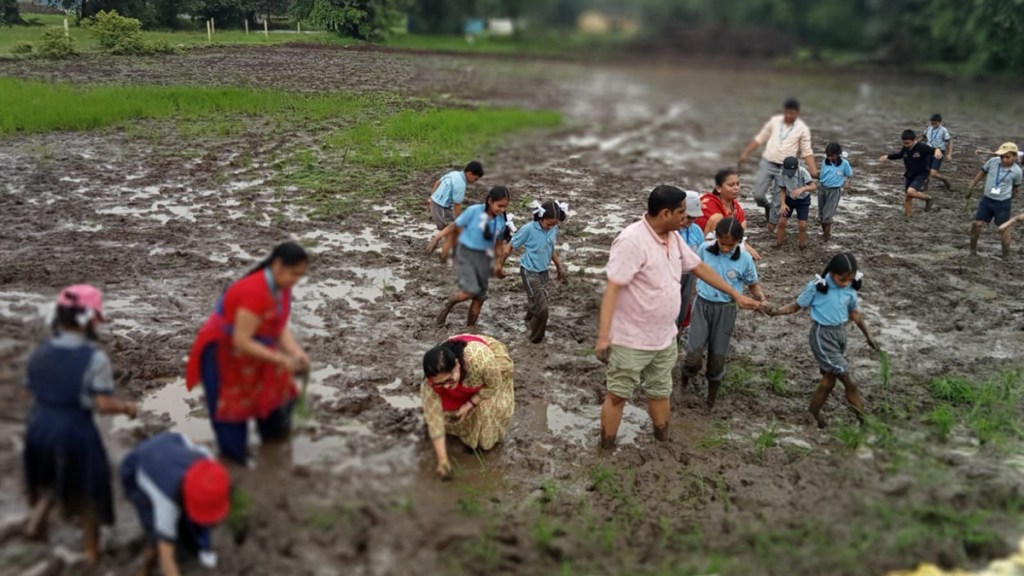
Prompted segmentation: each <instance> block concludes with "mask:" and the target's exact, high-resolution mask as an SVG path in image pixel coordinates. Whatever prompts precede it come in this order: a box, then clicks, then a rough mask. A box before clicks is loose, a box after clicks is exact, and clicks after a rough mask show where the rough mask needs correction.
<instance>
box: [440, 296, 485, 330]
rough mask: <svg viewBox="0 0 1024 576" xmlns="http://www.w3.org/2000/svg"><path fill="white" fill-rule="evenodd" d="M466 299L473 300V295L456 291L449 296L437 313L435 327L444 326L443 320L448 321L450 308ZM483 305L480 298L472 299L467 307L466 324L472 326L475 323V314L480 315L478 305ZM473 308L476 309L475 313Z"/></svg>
mask: <svg viewBox="0 0 1024 576" xmlns="http://www.w3.org/2000/svg"><path fill="white" fill-rule="evenodd" d="M466 300H473V296H471V295H470V294H466V293H465V292H456V293H455V295H454V296H452V297H451V298H449V299H448V301H447V302H445V304H444V306H443V307H442V308H441V311H440V312H439V313H438V315H437V319H436V323H437V327H438V328H444V325H445V322H447V321H448V314H450V313H451V311H452V308H454V307H455V306H456V305H457V304H460V303H462V302H465V301H466ZM483 305H484V303H483V301H482V300H481V301H477V300H473V304H472V305H471V306H470V307H469V318H467V323H466V325H467V326H472V325H474V324H476V319H477V316H479V315H480V307H481V306H483ZM474 308H475V309H476V312H475V313H474V312H473V310H474ZM469 320H471V321H469Z"/></svg>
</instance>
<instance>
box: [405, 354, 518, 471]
mask: <svg viewBox="0 0 1024 576" xmlns="http://www.w3.org/2000/svg"><path fill="white" fill-rule="evenodd" d="M423 374H424V376H425V379H424V381H423V384H422V385H421V386H420V396H421V398H422V400H423V416H424V419H425V420H426V422H427V431H428V432H429V433H430V440H431V442H432V443H433V445H434V453H435V454H436V456H437V468H436V471H437V474H438V476H440V477H441V478H448V477H450V475H451V470H452V467H451V463H449V461H448V451H447V448H446V446H445V435H446V434H451V435H453V436H457V437H458V438H459V440H462V442H463V443H464V444H465V445H466V446H468V447H469V448H472V449H474V450H475V449H477V448H479V449H482V450H490V449H491V448H493V447H494V445H495V444H497V443H498V442H500V441H501V440H502V439H503V438H504V437H505V434H506V433H508V427H509V424H510V423H511V422H512V413H513V412H514V411H515V404H516V401H515V392H514V385H513V365H512V358H511V357H510V356H509V355H508V349H507V348H506V347H505V345H504V344H502V343H501V342H498V341H497V340H495V339H494V338H491V337H489V336H474V335H470V334H462V335H459V336H454V337H452V338H451V339H449V340H447V341H446V342H443V343H442V344H439V345H437V346H435V347H434V348H432V349H430V350H429V351H427V353H426V354H425V355H424V356H423Z"/></svg>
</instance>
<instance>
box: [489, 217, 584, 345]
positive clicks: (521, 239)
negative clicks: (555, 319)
mask: <svg viewBox="0 0 1024 576" xmlns="http://www.w3.org/2000/svg"><path fill="white" fill-rule="evenodd" d="M568 209H569V207H568V205H567V204H563V203H561V202H554V201H551V200H549V201H547V202H545V203H543V204H541V203H540V202H537V201H534V203H533V221H532V222H530V223H529V224H527V225H525V226H523V227H522V228H520V229H519V230H518V231H517V232H516V233H515V236H513V237H512V241H511V242H510V244H509V245H510V247H511V249H512V250H519V249H520V248H525V251H524V253H523V256H522V258H520V259H519V275H520V276H521V277H522V279H523V287H524V288H526V295H527V298H528V299H529V305H528V306H527V309H526V325H527V327H528V328H529V331H530V342H533V343H534V344H537V343H539V342H540V341H541V340H543V339H544V332H545V331H546V329H547V325H548V282H549V281H550V278H549V274H548V268H549V267H550V266H551V263H552V262H553V263H554V264H555V273H556V274H558V281H559V282H564V281H565V274H564V270H563V269H562V262H561V261H560V260H559V259H558V253H557V252H555V244H556V242H557V240H558V224H559V222H564V221H565V211H566V210H568ZM510 252H511V250H506V251H505V254H504V255H503V259H504V258H507V257H508V255H509V253H510Z"/></svg>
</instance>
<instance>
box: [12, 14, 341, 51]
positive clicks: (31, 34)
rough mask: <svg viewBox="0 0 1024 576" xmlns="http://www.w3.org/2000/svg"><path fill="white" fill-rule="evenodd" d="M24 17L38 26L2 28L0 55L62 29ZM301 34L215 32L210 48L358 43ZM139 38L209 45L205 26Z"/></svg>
mask: <svg viewBox="0 0 1024 576" xmlns="http://www.w3.org/2000/svg"><path fill="white" fill-rule="evenodd" d="M24 18H25V19H26V20H28V21H29V22H35V23H38V24H39V25H38V26H11V27H9V28H3V29H2V30H3V32H2V33H0V56H8V55H10V54H11V49H12V48H14V45H15V44H17V43H18V42H29V43H31V44H32V46H33V47H34V48H38V46H39V43H40V41H41V40H42V37H43V31H45V30H46V29H47V28H63V27H64V17H63V16H60V15H57V14H25V15H24ZM68 25H69V26H70V30H69V31H70V34H71V37H72V38H73V39H74V41H75V47H76V48H77V49H78V50H79V51H80V52H98V51H99V50H100V45H99V43H98V42H96V40H95V39H94V38H93V37H92V34H90V33H89V31H88V30H86V29H85V28H82V27H80V26H76V25H75V19H74V18H70V19H69V20H68ZM302 28H303V29H302V32H303V33H302V35H301V36H299V35H298V34H293V33H291V32H290V31H289V32H284V31H281V32H275V31H273V30H271V31H270V34H269V35H267V36H264V34H263V29H262V28H260V29H259V31H258V32H257V31H256V29H251V30H250V32H249V34H246V33H245V30H233V29H232V30H218V31H217V33H215V34H214V35H213V45H221V46H227V45H239V44H252V45H257V46H259V45H272V44H287V43H291V42H299V41H301V42H307V43H322V44H338V45H350V44H358V43H359V41H358V40H355V39H352V38H342V37H341V36H338V35H337V34H330V33H327V32H312V33H309V34H307V33H306V32H307V30H306V27H305V25H303V27H302ZM142 39H143V41H145V42H152V41H166V42H168V43H170V44H171V46H180V47H183V48H194V47H200V46H209V45H211V43H210V42H209V40H208V39H207V36H206V29H205V27H204V28H202V29H200V30H182V31H169V30H143V31H142Z"/></svg>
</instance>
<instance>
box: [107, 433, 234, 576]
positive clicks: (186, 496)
mask: <svg viewBox="0 0 1024 576" xmlns="http://www.w3.org/2000/svg"><path fill="white" fill-rule="evenodd" d="M121 485H122V487H123V488H124V493H125V496H126V497H127V498H128V500H129V501H130V502H131V503H132V505H133V506H134V507H135V512H136V513H137V514H138V516H139V523H140V524H142V528H143V530H144V531H145V533H146V537H147V540H148V543H147V546H146V552H145V556H144V561H143V571H142V572H143V574H150V573H151V572H152V569H153V567H154V566H155V565H156V564H158V563H159V565H160V569H161V572H162V573H163V574H164V575H165V576H170V575H172V574H178V573H179V571H178V561H177V555H176V552H177V551H179V550H180V551H182V552H184V553H187V554H189V555H198V557H199V561H200V563H201V564H202V565H203V566H205V567H207V568H215V567H216V565H217V556H216V554H215V553H214V552H213V550H212V547H211V541H210V527H212V526H214V525H216V524H219V523H220V522H221V521H222V520H223V519H224V518H225V517H227V514H228V510H229V508H230V495H229V491H230V485H231V481H230V477H229V476H228V472H227V470H225V469H224V466H222V465H221V464H220V463H219V462H217V461H216V460H214V458H213V456H212V455H211V454H210V453H209V451H207V450H206V448H203V447H202V446H197V445H195V444H193V443H192V442H191V441H190V440H189V439H188V438H187V437H186V436H185V435H183V434H179V433H177V432H163V433H161V434H158V435H156V436H154V437H152V438H150V439H149V440H146V441H145V442H143V443H141V444H139V445H138V446H136V447H135V449H134V450H132V451H131V452H129V453H128V455H127V456H125V458H124V460H123V461H122V462H121Z"/></svg>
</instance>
